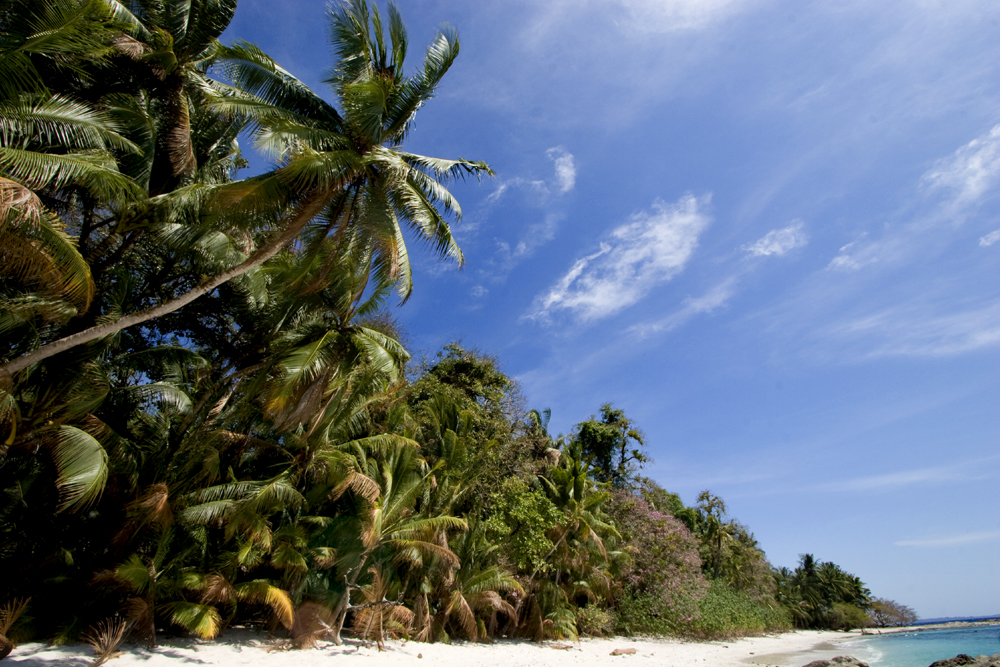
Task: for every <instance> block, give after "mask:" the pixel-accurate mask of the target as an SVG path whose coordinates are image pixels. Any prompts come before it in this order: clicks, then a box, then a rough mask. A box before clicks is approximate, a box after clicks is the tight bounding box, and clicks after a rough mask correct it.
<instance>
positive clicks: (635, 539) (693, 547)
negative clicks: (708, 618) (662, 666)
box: [605, 489, 708, 634]
mask: <svg viewBox="0 0 1000 667" xmlns="http://www.w3.org/2000/svg"><path fill="white" fill-rule="evenodd" d="M605 509H606V510H607V512H608V514H609V515H610V516H611V517H612V518H613V519H614V521H615V524H616V525H617V527H618V529H619V531H620V532H621V534H622V542H623V544H624V545H625V547H624V550H625V551H627V552H628V553H629V554H630V555H631V557H632V558H631V562H630V563H629V564H627V565H625V566H624V567H623V568H622V572H621V578H620V579H621V581H622V582H623V586H622V588H621V590H620V591H619V592H618V595H617V596H616V600H615V606H616V610H617V612H618V627H619V629H621V630H622V631H624V632H626V633H639V634H647V633H649V634H689V633H690V631H691V627H692V625H691V624H692V623H693V622H694V621H695V620H696V619H697V618H698V615H699V609H698V600H699V599H701V598H702V597H703V596H704V595H705V593H706V591H707V590H708V584H707V582H706V581H705V578H704V576H703V575H702V572H701V559H700V558H699V557H698V540H697V538H695V536H694V535H692V534H691V531H690V530H688V528H687V526H685V525H684V524H683V523H681V522H680V521H678V520H677V519H675V518H674V517H672V516H670V515H668V514H663V513H661V512H657V511H656V510H655V509H654V508H653V506H652V505H650V504H649V503H648V502H647V501H646V500H644V499H643V498H640V497H637V496H635V495H633V494H631V493H629V492H627V491H624V490H621V489H616V490H614V491H612V493H611V497H610V498H609V499H608V502H607V503H606V504H605Z"/></svg>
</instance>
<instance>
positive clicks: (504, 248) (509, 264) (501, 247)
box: [497, 213, 566, 271]
mask: <svg viewBox="0 0 1000 667" xmlns="http://www.w3.org/2000/svg"><path fill="white" fill-rule="evenodd" d="M565 217H566V216H564V215H563V214H562V213H546V214H545V217H544V218H543V219H542V220H541V221H540V222H536V223H534V224H532V225H529V226H528V229H527V231H526V232H525V233H524V235H523V236H522V237H521V240H520V241H518V242H517V244H516V245H514V247H513V248H512V247H511V246H510V244H509V243H507V242H506V241H498V242H497V255H498V263H499V264H500V267H501V269H502V270H504V271H509V270H510V269H512V268H514V266H515V265H516V264H517V263H518V262H520V261H521V260H522V259H524V258H525V257H530V256H531V255H532V254H533V253H534V252H535V250H536V249H538V248H539V247H540V246H542V245H545V244H546V243H548V242H549V241H551V240H552V239H553V238H555V235H556V230H557V229H558V228H559V223H560V222H561V221H562V220H563V218H565Z"/></svg>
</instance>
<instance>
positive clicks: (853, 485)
mask: <svg viewBox="0 0 1000 667" xmlns="http://www.w3.org/2000/svg"><path fill="white" fill-rule="evenodd" d="M970 478H971V477H970V474H969V472H968V470H967V469H966V466H949V467H944V468H943V467H934V468H921V469H918V470H900V471H897V472H891V473H885V474H882V475H869V476H865V477H857V478H855V479H847V480H838V481H835V482H830V483H828V484H824V485H822V488H824V490H842V491H890V490H892V489H898V488H900V487H903V486H912V485H914V484H942V483H945V482H956V481H964V480H968V479H970Z"/></svg>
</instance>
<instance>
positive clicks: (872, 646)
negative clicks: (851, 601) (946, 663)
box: [838, 625, 1000, 667]
mask: <svg viewBox="0 0 1000 667" xmlns="http://www.w3.org/2000/svg"><path fill="white" fill-rule="evenodd" d="M838 649H843V650H840V651H839V652H841V653H842V654H844V655H853V656H854V657H856V658H858V659H860V660H863V661H865V662H867V663H868V664H869V665H871V667H927V666H928V665H930V664H931V663H932V662H935V661H937V660H943V659H945V658H953V657H955V656H956V655H958V654H959V653H966V654H968V655H972V656H976V655H992V654H994V653H1000V625H980V626H975V627H965V628H950V629H946V630H923V631H920V632H900V633H898V634H885V635H879V636H876V637H866V638H864V639H859V640H858V641H856V642H849V643H843V644H839V645H838Z"/></svg>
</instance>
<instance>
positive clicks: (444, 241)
mask: <svg viewBox="0 0 1000 667" xmlns="http://www.w3.org/2000/svg"><path fill="white" fill-rule="evenodd" d="M388 14H389V16H388V19H389V21H388V23H389V25H388V40H387V39H386V30H385V26H384V25H383V22H382V17H381V15H380V14H379V12H378V10H377V9H375V10H374V11H371V12H370V11H369V9H368V6H367V3H366V2H365V0H352V1H351V2H350V3H347V4H344V5H341V6H340V7H338V8H335V9H333V10H332V11H331V21H332V24H333V29H332V34H333V36H334V49H335V51H336V53H337V61H336V62H335V64H334V69H333V74H332V76H331V77H330V79H329V80H328V83H329V84H330V85H331V86H332V88H333V90H334V92H335V93H336V95H337V97H338V98H339V100H340V106H341V110H342V111H338V110H337V109H336V108H334V107H333V106H331V105H329V104H328V103H326V102H325V101H324V100H322V98H320V97H319V96H318V95H316V94H315V93H313V92H312V91H310V90H309V89H308V88H307V87H306V86H304V85H303V84H302V83H301V82H300V81H298V80H297V79H295V78H294V77H293V76H292V75H291V74H289V73H287V72H286V71H285V70H283V69H282V68H281V67H279V66H278V65H277V64H276V63H275V62H274V61H273V60H271V59H270V58H268V57H267V56H266V55H265V54H263V53H262V52H260V51H259V50H258V49H256V48H255V47H253V46H251V45H249V44H239V45H237V46H235V47H230V48H228V49H220V52H219V57H220V58H222V59H223V62H224V71H225V73H226V74H227V76H228V77H229V78H230V79H231V80H232V82H233V84H234V87H233V88H231V89H230V90H229V91H228V92H227V93H226V94H222V95H219V96H217V97H216V98H215V101H214V102H213V104H214V106H215V108H216V109H217V110H218V111H219V112H222V113H231V114H234V115H237V116H244V117H246V118H248V119H250V120H252V122H253V123H254V124H255V126H256V132H255V137H256V141H257V145H258V146H259V147H261V148H263V149H265V150H268V151H270V152H271V153H272V154H273V155H275V156H276V157H277V158H278V160H279V166H278V168H276V169H275V170H273V171H272V172H270V173H268V174H265V175H264V176H261V177H258V178H253V179H248V180H246V181H243V182H240V183H238V184H234V185H232V186H224V187H222V188H221V189H220V190H219V191H218V192H216V193H215V201H216V202H217V204H216V205H217V206H219V207H220V208H228V209H230V211H229V212H230V213H231V214H232V215H231V218H230V219H231V221H232V220H234V219H235V220H246V219H247V218H248V214H255V215H250V216H249V217H250V219H252V220H253V221H254V222H255V224H258V223H257V221H259V220H260V218H259V217H258V216H259V215H270V216H271V217H272V222H271V223H270V225H268V227H270V228H271V229H273V231H272V232H271V233H270V234H265V235H264V236H263V237H262V238H260V240H259V243H258V244H257V245H256V247H255V248H254V249H253V250H252V251H251V252H249V253H248V254H247V255H246V256H245V259H242V261H239V262H238V263H236V264H235V265H234V266H231V267H230V268H228V269H227V270H223V271H221V272H219V273H217V274H216V275H214V276H212V277H210V278H207V279H205V280H203V281H201V282H200V283H199V284H198V285H196V286H195V287H193V288H191V289H188V290H187V291H185V292H184V293H182V294H180V295H178V296H175V297H173V298H170V299H168V300H167V301H166V302H164V303H160V304H158V305H156V306H153V307H150V308H147V309H145V310H142V311H139V312H136V313H132V314H129V315H121V316H116V317H112V318H108V319H109V321H107V322H103V323H101V324H98V325H96V326H92V327H89V328H87V329H85V330H83V331H80V332H77V333H74V334H71V335H69V336H65V337H63V338H60V339H59V340H56V341H52V342H50V343H47V344H45V345H42V346H41V347H39V348H37V349H35V350H33V351H31V352H28V353H26V354H22V355H21V356H19V357H16V358H14V359H13V360H11V361H8V362H7V363H6V364H3V365H2V366H0V374H3V373H9V374H11V375H13V374H15V373H18V372H20V371H22V370H24V369H25V368H28V367H29V366H31V365H32V364H35V363H37V362H39V361H42V360H44V359H47V358H49V357H51V356H53V355H55V354H58V353H60V352H63V351H65V350H68V349H71V348H73V347H75V346H78V345H81V344H84V343H87V342H90V341H93V340H97V339H100V338H103V337H105V336H108V335H110V334H113V333H115V332H117V331H121V330H122V329H124V328H126V327H130V326H133V325H135V324H140V323H143V322H147V321H149V320H151V319H154V318H157V317H160V316H162V315H165V314H167V313H171V312H173V311H175V310H177V309H179V308H182V307H183V306H185V305H187V304H189V303H191V302H192V301H194V300H195V299H198V298H199V297H201V296H203V295H205V294H208V293H209V292H211V291H212V290H214V289H215V288H217V287H218V286H220V285H222V284H224V283H226V282H227V281H229V280H231V279H232V278H234V277H236V276H240V275H242V274H244V273H246V272H247V271H249V270H251V269H254V268H256V267H258V266H260V265H261V264H263V263H264V262H266V261H267V260H269V259H270V258H271V257H273V256H274V255H275V254H277V253H278V252H279V251H280V250H281V249H282V248H283V247H285V246H286V245H287V244H288V243H289V242H291V241H292V240H293V239H295V238H298V237H299V236H300V235H301V234H302V233H303V232H304V231H306V230H307V228H308V226H309V225H310V223H312V225H313V231H314V232H315V233H314V234H312V235H311V239H312V240H318V239H320V238H323V237H327V236H331V235H332V236H333V238H335V239H338V240H339V239H342V238H344V237H345V236H351V237H354V238H356V239H359V240H360V241H361V242H362V243H364V244H366V245H368V246H369V247H371V248H372V249H373V251H374V264H373V274H374V276H375V278H376V279H377V280H378V281H379V282H392V283H394V284H396V285H397V286H398V291H399V294H400V296H401V297H402V298H403V299H404V300H405V299H406V298H407V297H408V296H409V294H410V293H411V291H412V280H411V274H410V266H409V260H408V255H407V250H406V244H405V240H404V237H403V231H402V226H401V223H405V224H406V225H408V226H409V227H410V228H411V229H413V230H414V231H415V232H416V233H417V234H418V235H419V236H421V237H422V238H423V239H425V240H427V241H428V242H429V243H431V244H433V245H434V246H435V248H436V249H437V251H438V254H439V255H440V256H441V257H451V258H453V259H455V260H457V261H458V262H459V264H461V263H462V254H461V251H460V249H459V248H458V245H457V244H456V243H455V241H454V239H453V237H452V235H451V230H450V227H449V225H448V223H447V221H446V220H445V217H444V216H445V215H446V214H448V213H451V214H453V215H454V217H455V218H456V219H459V218H460V217H461V207H460V206H459V205H458V202H457V201H456V200H455V199H454V198H453V197H452V195H451V193H450V192H449V191H448V190H447V188H445V187H444V185H443V182H444V181H445V180H447V179H449V178H454V177H462V176H465V175H476V176H479V175H481V174H483V173H487V174H492V171H490V169H489V167H488V166H486V164H485V163H483V162H473V161H469V160H463V159H458V160H443V159H438V158H431V157H425V156H421V155H416V154H413V153H408V152H405V151H403V150H401V149H400V148H399V145H400V144H401V142H402V141H403V140H404V139H405V137H406V135H407V133H408V132H409V130H410V128H411V126H412V122H413V119H414V117H415V114H416V112H417V110H418V109H419V107H420V106H421V105H423V104H424V103H425V102H426V101H427V100H429V99H430V98H431V97H432V95H433V94H434V91H435V89H436V88H437V86H438V84H439V83H440V81H441V78H442V77H443V76H444V74H445V73H446V72H447V71H448V69H449V68H450V67H451V64H452V63H453V62H454V60H455V58H456V57H457V56H458V51H459V47H458V38H457V35H456V34H455V33H454V32H453V31H451V30H442V31H441V32H440V33H439V34H438V36H437V38H436V39H435V40H434V42H432V44H431V46H430V47H429V48H428V51H427V55H426V57H425V58H424V63H423V67H422V69H421V70H418V71H417V72H416V73H414V74H412V75H410V76H406V75H405V74H404V71H403V67H404V60H405V57H406V48H407V37H406V31H405V28H404V26H403V23H402V19H401V17H400V15H399V12H398V11H397V10H396V9H395V7H394V6H392V5H390V8H389V12H388ZM439 208H440V209H443V211H444V212H443V213H442V211H441V210H439ZM233 224H239V223H238V222H234V223H233ZM258 229H259V228H258ZM311 246H312V243H311V242H310V239H306V240H305V242H304V244H303V251H304V252H308V251H309V250H310V249H311Z"/></svg>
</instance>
